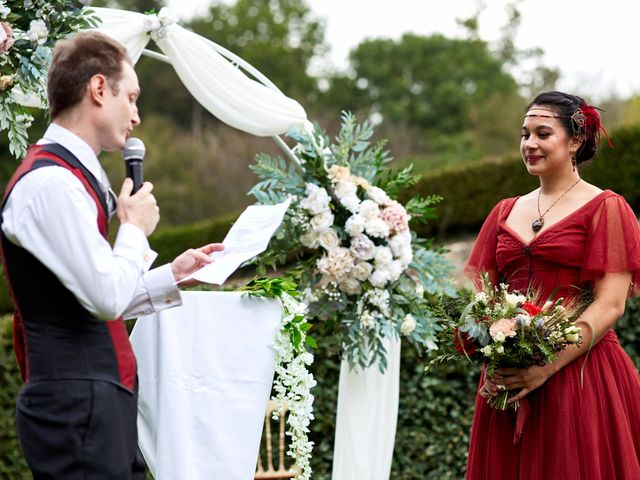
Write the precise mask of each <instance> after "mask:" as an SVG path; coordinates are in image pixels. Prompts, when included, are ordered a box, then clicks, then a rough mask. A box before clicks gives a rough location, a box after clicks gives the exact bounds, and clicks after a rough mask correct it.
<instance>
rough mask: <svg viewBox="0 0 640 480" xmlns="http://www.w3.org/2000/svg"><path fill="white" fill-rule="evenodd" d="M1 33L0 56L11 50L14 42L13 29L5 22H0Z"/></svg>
mask: <svg viewBox="0 0 640 480" xmlns="http://www.w3.org/2000/svg"><path fill="white" fill-rule="evenodd" d="M0 26H2V31H0V54H3V53H5V52H6V51H7V50H9V49H10V48H11V46H12V45H13V42H14V38H13V29H12V28H11V25H9V24H8V23H7V22H0Z"/></svg>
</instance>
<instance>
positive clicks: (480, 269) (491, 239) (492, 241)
mask: <svg viewBox="0 0 640 480" xmlns="http://www.w3.org/2000/svg"><path fill="white" fill-rule="evenodd" d="M504 204H505V200H501V201H500V202H499V203H498V204H497V205H496V206H495V207H493V210H491V213H489V216H488V217H487V218H486V219H485V221H484V223H483V224H482V228H481V229H480V233H478V237H477V238H476V241H475V243H474V244H473V248H472V250H471V254H470V255H469V259H468V260H467V263H466V265H465V267H464V273H465V275H466V276H467V277H468V278H469V279H470V280H471V281H473V283H474V285H475V286H476V287H479V286H480V277H481V275H482V274H483V273H487V274H489V281H491V283H492V284H493V285H496V284H497V283H498V264H497V263H496V249H497V247H498V226H499V223H500V218H501V216H502V215H501V214H502V210H503V208H502V207H503V205H504Z"/></svg>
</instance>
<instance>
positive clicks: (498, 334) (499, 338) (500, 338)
mask: <svg viewBox="0 0 640 480" xmlns="http://www.w3.org/2000/svg"><path fill="white" fill-rule="evenodd" d="M506 338H507V337H506V336H505V335H504V333H503V332H496V334H495V335H493V339H494V340H495V341H496V342H500V343H502V342H504V341H505V339H506Z"/></svg>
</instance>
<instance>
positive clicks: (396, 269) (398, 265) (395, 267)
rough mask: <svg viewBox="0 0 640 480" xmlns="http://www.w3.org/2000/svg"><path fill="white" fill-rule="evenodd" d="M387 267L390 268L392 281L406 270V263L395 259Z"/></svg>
mask: <svg viewBox="0 0 640 480" xmlns="http://www.w3.org/2000/svg"><path fill="white" fill-rule="evenodd" d="M387 268H388V269H389V280H391V281H392V282H395V281H396V280H397V279H399V278H400V275H402V272H404V265H403V264H402V262H400V261H399V260H394V261H393V262H391V263H390V264H388V265H387Z"/></svg>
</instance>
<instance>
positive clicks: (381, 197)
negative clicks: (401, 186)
mask: <svg viewBox="0 0 640 480" xmlns="http://www.w3.org/2000/svg"><path fill="white" fill-rule="evenodd" d="M367 196H368V197H369V198H370V199H371V200H373V201H374V202H376V203H377V204H378V205H387V204H388V203H390V202H391V199H390V198H389V195H387V192H385V191H384V190H383V189H381V188H380V187H370V188H369V189H368V190H367Z"/></svg>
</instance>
